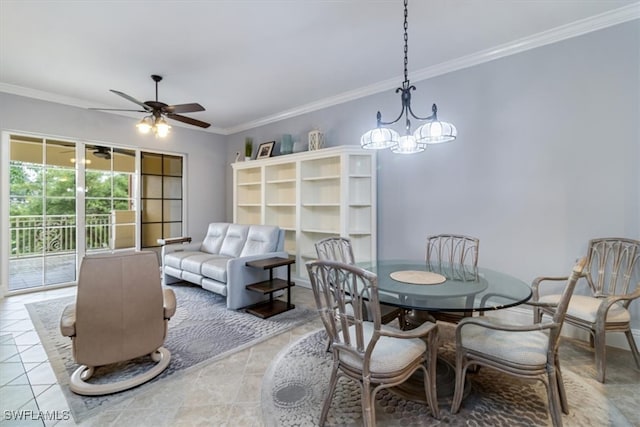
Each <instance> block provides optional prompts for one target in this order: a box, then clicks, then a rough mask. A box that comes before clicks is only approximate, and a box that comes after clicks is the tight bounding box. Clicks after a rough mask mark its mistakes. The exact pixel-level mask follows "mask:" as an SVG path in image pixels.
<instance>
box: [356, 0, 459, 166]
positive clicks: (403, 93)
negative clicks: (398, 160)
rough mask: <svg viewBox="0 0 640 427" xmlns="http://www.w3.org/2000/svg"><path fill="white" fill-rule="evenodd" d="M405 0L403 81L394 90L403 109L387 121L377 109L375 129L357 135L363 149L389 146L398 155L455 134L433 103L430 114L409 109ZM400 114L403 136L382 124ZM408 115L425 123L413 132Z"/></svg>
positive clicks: (409, 90) (447, 138) (452, 127)
mask: <svg viewBox="0 0 640 427" xmlns="http://www.w3.org/2000/svg"><path fill="white" fill-rule="evenodd" d="M408 2H409V0H404V82H402V87H399V88H397V89H396V93H400V99H401V101H402V110H401V111H400V114H399V115H398V117H397V118H396V119H395V120H393V121H390V122H383V121H382V114H381V113H380V111H378V114H377V123H378V124H377V126H376V128H374V129H371V130H370V131H368V132H366V133H365V134H364V135H362V138H360V145H361V146H362V148H366V149H374V150H379V149H385V148H391V150H392V151H393V152H394V153H399V154H413V153H420V152H422V151H424V150H425V149H426V148H427V145H428V144H439V143H442V142H447V141H452V140H454V139H456V136H457V133H458V132H457V130H456V127H455V126H454V125H452V124H451V123H447V122H441V121H439V120H438V107H437V106H436V104H433V106H432V107H431V115H430V116H428V117H419V116H416V115H415V114H414V112H413V110H412V109H411V91H412V90H415V89H416V87H415V86H413V85H411V83H409V77H408V72H407V65H408V63H409V61H408V56H407V54H408V51H409V45H408V41H409V36H408V33H407V29H408V28H409V24H408V22H407V18H408V7H407V5H408ZM403 115H404V117H405V133H404V135H402V136H400V134H399V133H398V132H396V131H395V130H393V129H391V128H388V127H384V126H388V125H392V124H394V123H396V122H398V121H399V120H400V119H401V118H402V116H403ZM409 115H411V117H413V118H414V119H416V120H420V121H426V122H427V123H425V124H423V125H422V126H420V127H419V128H418V129H416V131H415V132H413V133H412V132H411V120H410V119H409Z"/></svg>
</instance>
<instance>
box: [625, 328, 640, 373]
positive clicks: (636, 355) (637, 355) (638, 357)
mask: <svg viewBox="0 0 640 427" xmlns="http://www.w3.org/2000/svg"><path fill="white" fill-rule="evenodd" d="M624 335H625V336H626V337H627V342H628V343H629V348H630V349H631V354H633V359H634V360H635V361H636V366H637V367H638V369H640V352H638V347H637V346H636V340H635V339H634V338H633V334H632V333H631V330H630V329H627V330H626V331H624Z"/></svg>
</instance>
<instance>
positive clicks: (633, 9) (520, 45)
mask: <svg viewBox="0 0 640 427" xmlns="http://www.w3.org/2000/svg"><path fill="white" fill-rule="evenodd" d="M634 19H640V2H635V3H633V4H630V5H627V6H624V7H621V8H618V9H614V10H612V11H609V12H605V13H602V14H599V15H594V16H592V17H589V18H585V19H581V20H579V21H575V22H572V23H570V24H566V25H562V26H560V27H556V28H553V29H551V30H547V31H543V32H541V33H537V34H534V35H532V36H529V37H523V38H521V39H517V40H514V41H512V42H509V43H505V44H503V45H499V46H496V47H494V48H491V49H486V50H482V51H479V52H476V53H473V54H470V55H467V56H463V57H460V58H456V59H454V60H451V61H446V62H443V63H440V64H437V65H434V66H431V67H427V68H423V69H421V70H418V71H416V72H413V73H412V81H413V82H416V81H421V80H426V79H430V78H433V77H436V76H440V75H443V74H447V73H451V72H453V71H458V70H462V69H464V68H469V67H472V66H475V65H479V64H483V63H485V62H489V61H493V60H496V59H499V58H503V57H505V56H509V55H515V54H517V53H520V52H524V51H527V50H530V49H535V48H537V47H541V46H545V45H548V44H553V43H557V42H560V41H563V40H567V39H570V38H573V37H578V36H581V35H584V34H587V33H590V32H593V31H597V30H601V29H604V28H607V27H612V26H614V25H618V24H622V23H625V22H628V21H632V20H634ZM401 80H402V79H401V78H396V79H389V80H385V81H381V82H378V83H375V84H372V85H369V86H364V87H362V88H359V89H355V90H351V91H348V92H344V93H342V94H339V95H336V96H332V97H329V98H324V99H322V100H319V101H316V102H312V103H309V104H304V105H301V106H298V107H296V108H292V109H290V110H285V111H282V112H280V113H277V114H274V115H271V116H267V117H264V118H261V119H258V120H254V121H251V122H247V123H244V124H241V125H239V126H235V127H232V128H227V129H225V133H226V134H227V135H230V134H234V133H238V132H242V131H246V130H249V129H253V128H256V127H258V126H263V125H267V124H270V123H275V122H278V121H280V120H284V119H289V118H292V117H296V116H299V115H302V114H306V113H310V112H312V111H316V110H320V109H323V108H328V107H333V106H335V105H338V104H342V103H345V102H348V101H354V100H356V99H359V98H363V97H365V96H370V95H375V94H377V93H380V92H384V91H387V90H393V89H395V88H397V87H398V86H399V82H400V81H401Z"/></svg>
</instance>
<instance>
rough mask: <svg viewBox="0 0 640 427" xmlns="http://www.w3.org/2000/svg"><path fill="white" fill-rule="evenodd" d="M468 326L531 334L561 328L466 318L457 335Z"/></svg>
mask: <svg viewBox="0 0 640 427" xmlns="http://www.w3.org/2000/svg"><path fill="white" fill-rule="evenodd" d="M467 325H476V326H480V327H483V328H488V329H494V330H497V331H510V332H530V331H542V330H544V329H553V328H557V327H559V326H560V324H559V323H554V322H546V323H533V324H531V325H510V324H505V323H502V322H497V321H495V320H493V319H489V318H487V317H465V318H464V319H462V320H461V321H460V323H458V326H457V327H456V335H459V334H460V331H461V330H462V328H463V327H465V326H467Z"/></svg>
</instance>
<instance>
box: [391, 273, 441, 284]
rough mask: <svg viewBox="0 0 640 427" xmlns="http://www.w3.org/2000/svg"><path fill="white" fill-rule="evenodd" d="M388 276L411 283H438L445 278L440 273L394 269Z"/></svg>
mask: <svg viewBox="0 0 640 427" xmlns="http://www.w3.org/2000/svg"><path fill="white" fill-rule="evenodd" d="M389 276H391V278H392V279H393V280H397V281H398V282H404V283H411V284H412V285H438V284H440V283H443V282H444V281H445V280H447V278H446V277H444V276H443V275H442V274H438V273H432V272H430V271H416V270H404V271H394V272H393V273H391V274H389Z"/></svg>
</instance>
